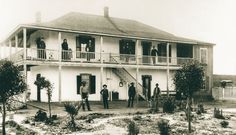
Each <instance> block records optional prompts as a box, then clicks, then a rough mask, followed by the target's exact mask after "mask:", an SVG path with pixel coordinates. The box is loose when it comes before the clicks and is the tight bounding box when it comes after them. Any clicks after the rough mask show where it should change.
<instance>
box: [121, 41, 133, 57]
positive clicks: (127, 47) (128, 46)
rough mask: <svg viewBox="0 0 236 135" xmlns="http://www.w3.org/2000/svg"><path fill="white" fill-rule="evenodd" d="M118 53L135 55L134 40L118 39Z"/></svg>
mask: <svg viewBox="0 0 236 135" xmlns="http://www.w3.org/2000/svg"><path fill="white" fill-rule="evenodd" d="M120 54H130V55H135V42H134V41H133V40H120Z"/></svg>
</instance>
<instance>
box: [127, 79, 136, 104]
mask: <svg viewBox="0 0 236 135" xmlns="http://www.w3.org/2000/svg"><path fill="white" fill-rule="evenodd" d="M128 94H129V100H128V107H133V102H134V97H135V95H136V90H135V87H134V83H133V82H132V83H131V86H130V87H129V91H128ZM130 102H131V104H130Z"/></svg>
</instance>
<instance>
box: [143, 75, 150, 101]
mask: <svg viewBox="0 0 236 135" xmlns="http://www.w3.org/2000/svg"><path fill="white" fill-rule="evenodd" d="M151 81H152V76H151V75H142V82H143V84H142V85H143V95H145V97H146V99H148V100H150V99H151Z"/></svg>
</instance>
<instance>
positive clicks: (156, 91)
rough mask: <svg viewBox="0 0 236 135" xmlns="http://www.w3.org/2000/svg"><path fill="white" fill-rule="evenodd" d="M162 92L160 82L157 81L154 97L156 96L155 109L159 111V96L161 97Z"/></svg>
mask: <svg viewBox="0 0 236 135" xmlns="http://www.w3.org/2000/svg"><path fill="white" fill-rule="evenodd" d="M160 93H161V90H160V88H159V84H158V83H156V87H155V88H154V91H153V98H154V102H155V107H154V111H155V112H158V111H159V97H160Z"/></svg>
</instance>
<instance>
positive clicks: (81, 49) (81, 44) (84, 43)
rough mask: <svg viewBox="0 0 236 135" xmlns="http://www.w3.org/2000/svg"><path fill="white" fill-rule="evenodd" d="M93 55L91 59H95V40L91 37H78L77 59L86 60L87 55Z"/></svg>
mask: <svg viewBox="0 0 236 135" xmlns="http://www.w3.org/2000/svg"><path fill="white" fill-rule="evenodd" d="M85 52H89V53H91V54H90V55H91V56H90V58H91V59H94V58H95V54H94V52H95V38H93V37H90V36H79V37H76V58H86V56H87V53H85Z"/></svg>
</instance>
